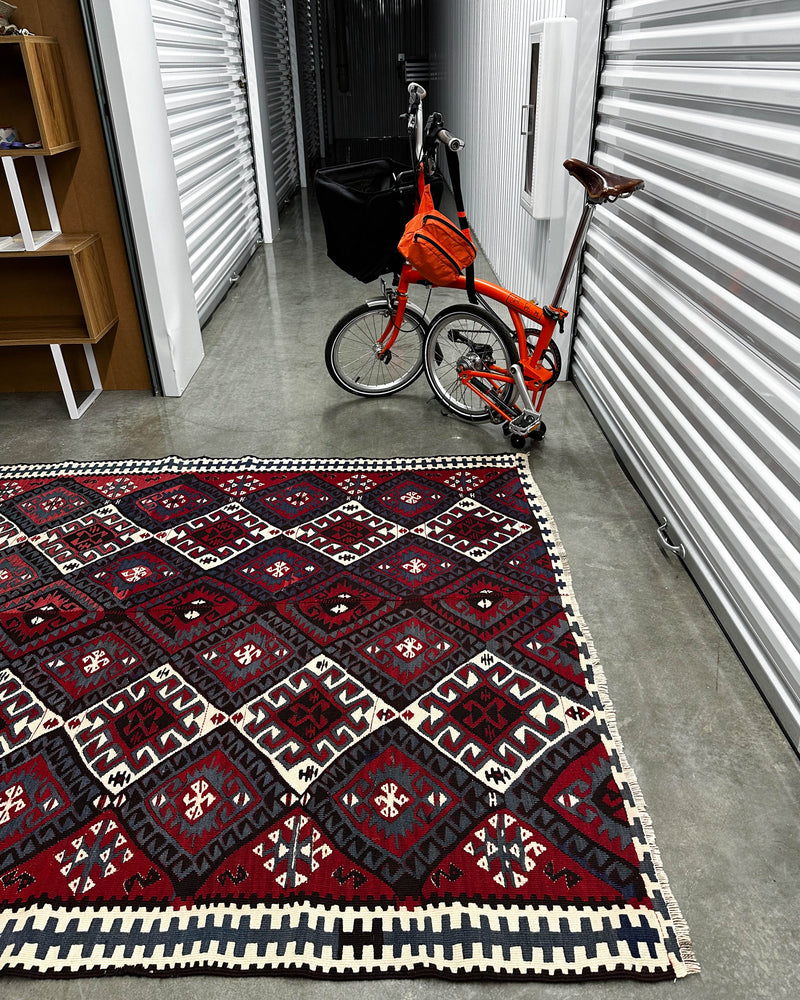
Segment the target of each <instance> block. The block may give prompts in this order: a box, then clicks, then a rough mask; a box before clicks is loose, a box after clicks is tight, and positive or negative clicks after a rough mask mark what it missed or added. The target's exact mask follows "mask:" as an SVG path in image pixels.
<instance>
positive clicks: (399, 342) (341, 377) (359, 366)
mask: <svg viewBox="0 0 800 1000" xmlns="http://www.w3.org/2000/svg"><path fill="white" fill-rule="evenodd" d="M390 317H391V312H390V311H389V308H388V306H387V304H386V300H385V299H374V300H372V301H371V302H367V303H366V304H365V305H363V306H359V307H358V308H357V309H353V310H352V312H349V313H347V315H346V316H342V318H341V319H340V320H339V322H338V323H337V324H336V326H335V327H334V328H333V329H332V330H331V332H330V334H329V336H328V342H327V343H326V345H325V365H326V367H327V369H328V373H329V374H330V376H331V378H332V379H333V380H334V382H336V383H337V384H338V385H340V386H341V387H342V388H343V389H346V390H347V391H348V392H352V393H354V394H355V395H356V396H389V395H390V394H391V393H393V392H398V391H399V390H400V389H404V388H405V387H406V386H407V385H411V383H412V382H413V381H414V379H416V378H417V377H418V376H419V375H420V373H421V372H422V345H423V343H424V341H425V335H426V333H427V332H428V324H427V323H426V322H425V313H424V312H423V311H422V310H421V309H420V308H419V307H418V306H415V305H413V304H412V303H411V302H409V303H408V304H407V305H406V311H405V315H404V316H403V322H402V325H401V326H400V330H399V332H398V334H397V338H396V339H395V342H394V343H393V344H392V346H391V348H389V350H383V348H382V346H381V343H380V338H381V337H382V336H383V332H384V330H385V329H386V324H387V323H388V322H389V319H390Z"/></svg>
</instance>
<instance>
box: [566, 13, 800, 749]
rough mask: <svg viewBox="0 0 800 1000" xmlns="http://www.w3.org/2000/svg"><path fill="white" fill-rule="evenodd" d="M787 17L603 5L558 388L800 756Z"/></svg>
mask: <svg viewBox="0 0 800 1000" xmlns="http://www.w3.org/2000/svg"><path fill="white" fill-rule="evenodd" d="M799 71H800V10H799V9H798V5H797V4H796V3H791V2H774V0H749V2H747V3H742V2H736V0H727V2H726V0H715V2H713V3H711V2H706V0H691V2H689V0H624V2H617V3H612V5H611V7H610V10H609V14H608V34H607V39H606V43H605V59H604V65H603V69H602V73H601V80H600V92H599V102H598V122H597V129H596V135H595V138H596V150H595V161H596V162H597V163H598V164H599V165H601V166H604V167H607V168H609V169H611V170H614V171H617V172H619V173H623V174H632V175H635V176H640V177H643V178H644V180H645V182H646V188H645V191H644V192H642V193H641V194H637V195H636V196H635V197H634V198H631V199H630V200H627V201H625V202H623V203H620V204H619V205H616V206H613V207H610V208H607V209H602V210H600V211H598V212H597V213H596V215H595V219H594V222H593V224H592V228H591V230H590V233H589V240H588V248H587V253H586V255H585V259H584V268H585V272H584V276H583V284H582V290H581V299H580V303H579V312H578V318H577V322H576V331H577V332H576V337H575V342H574V355H573V369H572V372H573V378H574V379H575V382H576V383H577V385H578V387H579V388H580V389H581V391H582V392H583V394H584V395H585V397H586V398H587V400H588V401H589V403H590V405H591V406H592V408H593V410H594V412H595V414H596V415H597V417H598V419H599V420H600V422H601V423H602V424H603V426H604V427H605V429H606V431H607V433H608V434H609V437H610V438H611V440H612V443H613V444H614V446H615V448H616V449H617V451H618V453H619V454H620V455H621V456H622V458H623V461H624V462H625V464H626V465H627V466H628V468H629V469H630V471H631V473H632V474H633V476H634V478H635V479H636V480H637V481H638V483H639V484H640V486H641V488H642V490H643V493H644V495H645V496H646V497H647V498H648V500H649V502H650V504H651V506H652V508H653V510H654V512H655V513H656V514H657V515H659V516H663V517H666V518H667V520H668V522H669V534H670V537H671V538H672V540H673V542H675V543H678V544H681V545H683V546H684V549H685V562H686V565H687V567H688V568H689V569H690V570H691V572H692V573H693V575H694V577H695V579H696V580H697V582H698V585H699V586H700V588H701V590H702V592H703V594H704V596H705V597H706V599H707V600H708V601H709V603H710V604H711V606H712V607H713V608H714V609H715V610H716V612H717V613H718V615H719V617H720V619H721V621H722V623H723V625H724V626H725V627H726V628H727V630H728V632H729V635H730V636H731V638H732V640H733V642H734V644H735V645H736V648H737V649H738V650H739V652H740V653H741V655H742V657H743V659H744V661H745V663H746V664H747V666H748V667H749V668H750V670H751V672H752V674H753V676H754V678H755V679H756V681H757V682H758V684H759V685H760V687H761V689H762V692H763V693H764V695H765V697H766V698H767V700H768V701H769V703H770V704H771V705H772V707H773V709H774V711H775V713H776V715H777V716H778V718H779V719H780V721H781V722H782V724H783V725H784V727H785V728H786V730H787V732H788V733H789V735H790V737H791V739H792V740H793V742H795V744H798V742H800V501H799V500H798V497H799V496H800V305H799V303H800V72H799Z"/></svg>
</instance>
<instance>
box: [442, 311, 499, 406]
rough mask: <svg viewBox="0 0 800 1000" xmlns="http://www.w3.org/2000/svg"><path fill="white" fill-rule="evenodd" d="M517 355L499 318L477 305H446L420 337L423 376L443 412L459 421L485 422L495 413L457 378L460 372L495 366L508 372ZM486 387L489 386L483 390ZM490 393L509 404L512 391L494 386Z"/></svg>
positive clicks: (486, 384) (485, 385)
mask: <svg viewBox="0 0 800 1000" xmlns="http://www.w3.org/2000/svg"><path fill="white" fill-rule="evenodd" d="M516 357H517V353H516V349H515V347H514V342H513V341H512V339H511V337H510V335H509V334H508V332H507V331H506V330H505V328H504V327H503V325H502V324H501V322H500V320H498V319H496V318H495V317H494V316H493V315H492V314H491V313H490V312H488V311H487V310H485V309H480V308H478V307H477V306H472V305H465V306H450V307H449V308H448V309H443V310H442V311H441V312H440V313H438V314H437V315H436V316H434V318H433V319H432V320H431V325H430V330H429V331H428V335H427V337H426V339H425V353H424V363H425V374H426V376H427V378H428V381H429V382H430V385H431V389H433V391H434V393H435V394H436V396H437V397H438V399H439V400H440V402H442V403H443V404H444V405H445V406H446V407H447V409H448V410H450V411H451V412H452V413H455V414H457V415H458V416H459V417H461V418H463V419H464V420H472V421H478V420H488V419H489V418H490V416H492V415H494V414H495V413H496V411H495V410H493V409H492V408H491V407H490V406H489V405H488V403H486V402H484V400H482V399H481V397H480V396H479V395H478V394H477V393H476V392H473V391H472V389H470V387H469V386H468V385H465V384H464V383H463V382H462V381H461V380H460V378H459V371H460V370H461V369H470V370H472V371H480V370H481V368H488V367H489V366H495V367H497V368H501V369H503V370H504V371H506V372H508V371H509V369H510V368H511V365H512V364H513V363H514V361H515V360H516ZM488 387H489V384H488V382H487V383H485V384H484V385H483V386H482V388H483V389H484V390H485V389H486V388H488ZM493 391H494V392H495V393H496V394H497V396H498V397H499V398H500V399H501V400H502V401H503V402H504V403H510V402H511V399H512V398H513V396H514V392H515V388H514V384H513V383H511V382H503V383H498V384H497V385H496V387H494V389H493Z"/></svg>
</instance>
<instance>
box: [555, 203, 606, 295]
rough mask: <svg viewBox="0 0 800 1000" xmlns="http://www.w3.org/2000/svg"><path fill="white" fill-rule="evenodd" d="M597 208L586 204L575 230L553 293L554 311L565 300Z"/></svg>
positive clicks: (591, 204)
mask: <svg viewBox="0 0 800 1000" xmlns="http://www.w3.org/2000/svg"><path fill="white" fill-rule="evenodd" d="M596 207H597V206H596V205H594V204H593V203H592V202H590V201H587V202H585V203H584V206H583V214H582V215H581V217H580V220H579V222H578V228H577V229H576V230H575V235H574V236H573V238H572V246H571V247H570V248H569V253H568V254H567V259H566V260H565V261H564V268H563V270H562V271H561V277H560V278H559V279H558V284H557V285H556V290H555V292H554V293H553V298H552V301H551V302H550V306H551V307H552V308H554V309H557V308H559V306H560V305H561V300H562V299H563V298H564V293H565V292H566V290H567V283H568V282H569V279H570V277H571V276H572V272H573V271H574V270H575V266H576V264H577V263H578V256H579V255H580V252H581V249H582V248H583V243H584V240H585V239H586V234H587V233H588V231H589V223H590V222H591V221H592V216H593V215H594V210H595V208H596Z"/></svg>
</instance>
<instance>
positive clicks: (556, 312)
mask: <svg viewBox="0 0 800 1000" xmlns="http://www.w3.org/2000/svg"><path fill="white" fill-rule="evenodd" d="M542 312H543V313H544V314H545V316H546V317H547V318H548V319H552V320H554V321H555V322H556V323H558V329H559V332H560V333H563V332H564V320H565V319H566V318H567V316H568V313H567V310H566V309H559V308H558V306H542Z"/></svg>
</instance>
